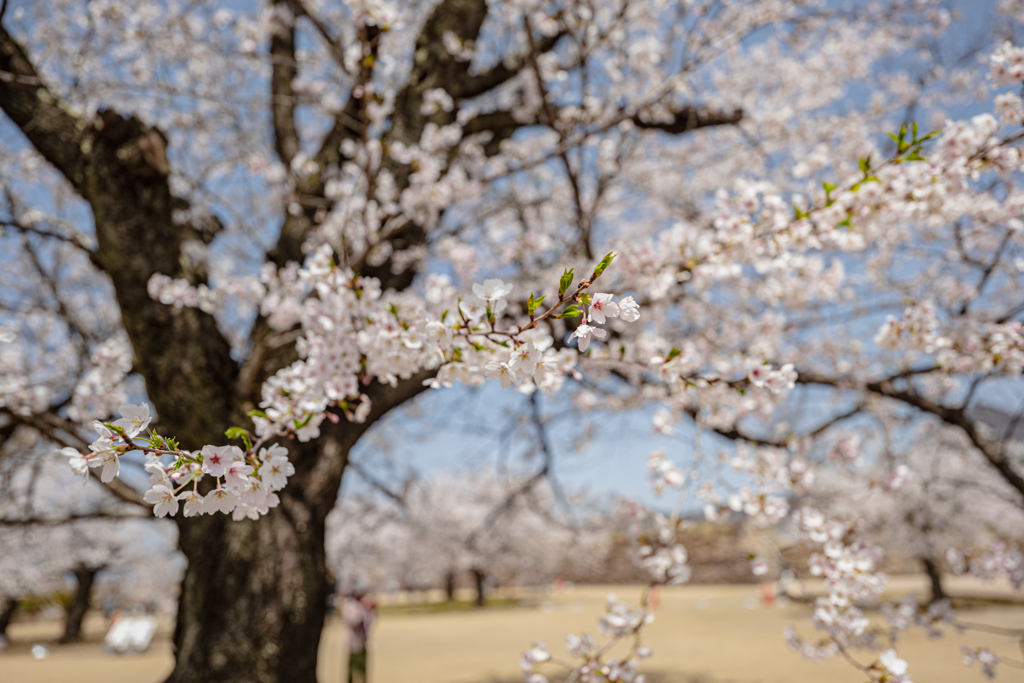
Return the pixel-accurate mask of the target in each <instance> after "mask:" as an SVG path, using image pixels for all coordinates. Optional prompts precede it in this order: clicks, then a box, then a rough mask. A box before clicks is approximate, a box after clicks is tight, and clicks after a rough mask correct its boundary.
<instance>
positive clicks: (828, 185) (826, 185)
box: [821, 183, 836, 195]
mask: <svg viewBox="0 0 1024 683" xmlns="http://www.w3.org/2000/svg"><path fill="white" fill-rule="evenodd" d="M821 185H822V187H824V188H825V194H826V195H827V194H829V193H830V192H832V190H834V189H836V186H835V185H833V184H832V183H822V184H821Z"/></svg>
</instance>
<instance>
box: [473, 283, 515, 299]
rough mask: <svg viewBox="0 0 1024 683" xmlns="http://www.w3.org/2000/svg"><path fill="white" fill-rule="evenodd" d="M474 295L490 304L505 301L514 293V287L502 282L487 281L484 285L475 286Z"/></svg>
mask: <svg viewBox="0 0 1024 683" xmlns="http://www.w3.org/2000/svg"><path fill="white" fill-rule="evenodd" d="M473 293H474V294H476V295H477V297H479V298H480V299H483V300H484V301H486V302H488V303H493V302H495V301H497V300H499V299H504V298H505V297H507V296H508V295H509V294H511V293H512V285H511V284H509V283H506V282H503V281H501V280H497V279H491V280H485V281H484V283H483V284H482V285H481V284H474V285H473Z"/></svg>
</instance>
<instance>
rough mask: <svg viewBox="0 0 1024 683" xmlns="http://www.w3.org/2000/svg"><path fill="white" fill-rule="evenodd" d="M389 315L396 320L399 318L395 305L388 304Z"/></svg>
mask: <svg viewBox="0 0 1024 683" xmlns="http://www.w3.org/2000/svg"><path fill="white" fill-rule="evenodd" d="M388 313H390V314H391V315H393V316H395V317H396V318H397V317H398V309H397V308H395V305H394V304H388Z"/></svg>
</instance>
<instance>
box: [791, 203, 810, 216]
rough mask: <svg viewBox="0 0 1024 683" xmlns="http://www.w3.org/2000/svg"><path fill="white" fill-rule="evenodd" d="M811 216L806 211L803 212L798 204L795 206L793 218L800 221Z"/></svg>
mask: <svg viewBox="0 0 1024 683" xmlns="http://www.w3.org/2000/svg"><path fill="white" fill-rule="evenodd" d="M810 215H811V214H809V213H807V212H806V211H801V210H800V207H798V206H797V205H796V204H794V205H793V216H794V217H795V218H796V220H800V219H801V218H807V217H808V216H810Z"/></svg>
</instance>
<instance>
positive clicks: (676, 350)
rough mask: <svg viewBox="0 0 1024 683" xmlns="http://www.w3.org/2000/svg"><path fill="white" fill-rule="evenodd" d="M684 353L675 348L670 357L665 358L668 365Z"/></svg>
mask: <svg viewBox="0 0 1024 683" xmlns="http://www.w3.org/2000/svg"><path fill="white" fill-rule="evenodd" d="M682 353H683V352H682V351H680V350H679V349H678V348H676V347H675V346H673V347H672V350H671V351H669V352H668V355H667V356H666V357H665V362H666V363H667V362H668V361H670V360H672V359H673V358H678V357H679V356H680V355H682Z"/></svg>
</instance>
